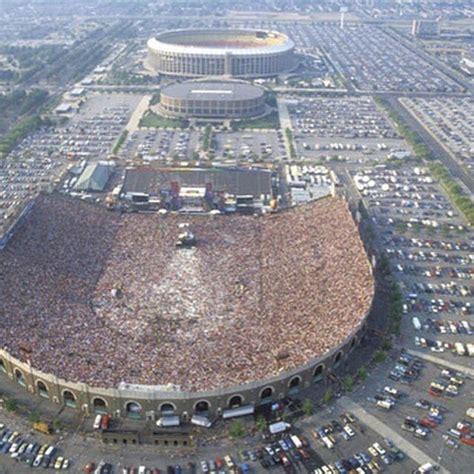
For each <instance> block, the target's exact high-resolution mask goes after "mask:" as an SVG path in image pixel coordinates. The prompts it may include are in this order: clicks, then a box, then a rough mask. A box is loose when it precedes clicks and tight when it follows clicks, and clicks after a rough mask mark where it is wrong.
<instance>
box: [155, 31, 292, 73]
mask: <svg viewBox="0 0 474 474" xmlns="http://www.w3.org/2000/svg"><path fill="white" fill-rule="evenodd" d="M294 48H295V44H294V42H293V41H292V40H291V39H290V38H289V37H288V36H286V35H284V34H282V33H278V32H276V31H262V30H238V29H233V30H232V29H216V30H210V29H202V30H198V29H196V30H174V31H167V32H165V33H162V34H160V35H158V36H157V37H155V38H151V39H150V40H148V59H147V63H148V67H150V68H151V69H152V70H154V71H156V72H158V73H160V74H166V75H171V76H181V77H204V76H232V77H242V78H245V77H265V76H276V75H278V74H280V73H283V72H285V71H288V70H291V69H292V68H293V67H294V65H295V59H294V54H293V53H294Z"/></svg>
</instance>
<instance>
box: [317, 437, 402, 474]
mask: <svg viewBox="0 0 474 474" xmlns="http://www.w3.org/2000/svg"><path fill="white" fill-rule="evenodd" d="M384 444H385V446H382V444H381V443H378V442H375V443H373V444H372V445H370V446H369V447H368V448H367V452H359V453H355V454H354V455H353V456H351V457H349V458H346V459H340V460H338V461H336V462H335V463H334V464H325V465H323V466H321V467H319V468H317V469H315V470H314V471H313V474H349V473H351V474H352V473H357V474H371V473H378V472H381V471H383V470H384V465H386V466H389V465H391V464H393V463H394V462H395V461H399V460H400V461H401V460H402V459H404V458H405V454H404V453H403V451H401V450H400V449H399V448H398V447H397V446H395V444H394V443H393V442H392V441H391V440H390V439H388V438H385V439H384Z"/></svg>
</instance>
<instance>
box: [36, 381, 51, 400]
mask: <svg viewBox="0 0 474 474" xmlns="http://www.w3.org/2000/svg"><path fill="white" fill-rule="evenodd" d="M36 389H37V390H38V395H39V396H40V397H43V398H49V389H48V386H47V385H46V384H45V383H44V382H43V381H42V380H37V381H36Z"/></svg>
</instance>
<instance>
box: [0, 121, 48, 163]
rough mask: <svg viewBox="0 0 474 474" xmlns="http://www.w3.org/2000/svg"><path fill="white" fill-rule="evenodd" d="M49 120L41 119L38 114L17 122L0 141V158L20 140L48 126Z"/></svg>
mask: <svg viewBox="0 0 474 474" xmlns="http://www.w3.org/2000/svg"><path fill="white" fill-rule="evenodd" d="M49 125H50V121H49V119H47V118H45V119H43V118H41V116H40V115H39V114H35V115H31V116H29V117H27V118H25V119H23V120H21V121H20V122H18V123H17V124H16V125H15V126H14V127H13V128H12V129H11V130H10V131H9V132H8V133H7V134H6V135H5V136H4V137H3V138H2V139H1V140H0V158H5V157H6V156H7V155H8V153H10V152H11V151H12V150H13V148H15V146H16V145H18V143H20V141H21V140H23V139H24V138H26V137H27V136H28V135H30V134H31V133H33V132H35V131H36V130H38V129H39V128H41V127H43V126H49Z"/></svg>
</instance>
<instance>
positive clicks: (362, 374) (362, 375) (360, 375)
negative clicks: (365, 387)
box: [357, 367, 368, 380]
mask: <svg viewBox="0 0 474 474" xmlns="http://www.w3.org/2000/svg"><path fill="white" fill-rule="evenodd" d="M367 375H368V374H367V369H366V368H365V367H359V370H358V371H357V377H358V378H359V379H360V380H365V379H366V378H367Z"/></svg>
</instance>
